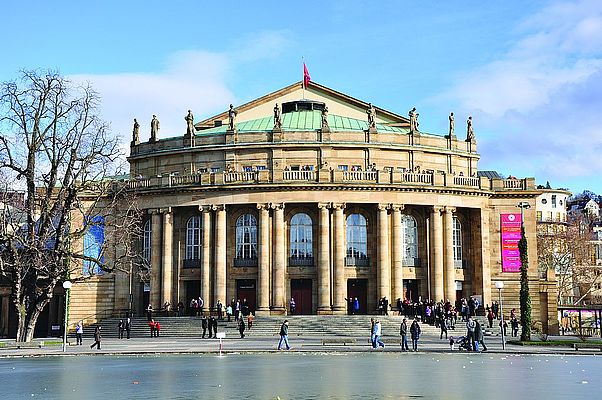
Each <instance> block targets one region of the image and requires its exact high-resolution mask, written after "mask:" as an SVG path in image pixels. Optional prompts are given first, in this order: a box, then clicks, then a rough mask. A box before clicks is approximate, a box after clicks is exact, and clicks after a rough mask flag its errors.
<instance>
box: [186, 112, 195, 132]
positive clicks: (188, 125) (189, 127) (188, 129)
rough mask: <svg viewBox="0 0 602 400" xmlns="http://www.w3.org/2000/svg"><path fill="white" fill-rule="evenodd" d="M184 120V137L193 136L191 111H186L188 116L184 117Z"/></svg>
mask: <svg viewBox="0 0 602 400" xmlns="http://www.w3.org/2000/svg"><path fill="white" fill-rule="evenodd" d="M184 119H185V120H186V136H193V135H194V116H193V115H192V111H190V110H188V114H187V115H186V116H185V117H184Z"/></svg>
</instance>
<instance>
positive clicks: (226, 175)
mask: <svg viewBox="0 0 602 400" xmlns="http://www.w3.org/2000/svg"><path fill="white" fill-rule="evenodd" d="M291 182H299V183H303V182H307V183H313V184H317V185H322V184H341V183H348V184H353V182H357V183H364V184H365V183H368V184H374V185H378V186H381V185H382V186H385V185H401V186H403V185H407V186H411V187H417V186H432V187H450V188H466V189H469V190H492V191H494V192H498V191H518V190H535V180H534V179H533V178H524V179H512V178H511V179H488V178H486V177H469V176H456V175H452V174H440V173H431V172H401V171H339V170H334V171H333V170H329V169H321V170H314V171H283V170H275V171H271V170H267V169H266V170H261V171H249V172H215V173H214V172H202V173H197V174H190V175H174V174H171V175H168V174H165V175H157V176H152V177H139V178H137V179H133V180H131V181H129V182H127V187H128V189H130V190H143V191H144V190H153V189H160V188H169V187H191V186H192V187H195V186H199V187H200V186H221V185H236V184H286V183H291Z"/></svg>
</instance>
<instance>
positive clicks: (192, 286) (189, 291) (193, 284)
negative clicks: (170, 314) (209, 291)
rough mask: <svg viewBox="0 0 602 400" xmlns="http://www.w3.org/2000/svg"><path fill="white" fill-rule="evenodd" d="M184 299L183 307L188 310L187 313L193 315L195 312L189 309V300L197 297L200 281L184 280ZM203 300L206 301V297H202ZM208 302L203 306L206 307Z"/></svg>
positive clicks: (199, 291) (199, 290)
mask: <svg viewBox="0 0 602 400" xmlns="http://www.w3.org/2000/svg"><path fill="white" fill-rule="evenodd" d="M185 288H186V299H185V300H184V301H183V303H184V309H185V310H188V311H187V315H194V314H195V312H194V311H193V310H191V309H190V302H191V301H192V299H198V298H199V295H200V293H201V281H186V282H185ZM203 301H207V299H203ZM208 306H209V304H208V303H207V304H205V307H208ZM176 308H177V305H176Z"/></svg>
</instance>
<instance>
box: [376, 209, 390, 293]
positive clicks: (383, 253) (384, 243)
mask: <svg viewBox="0 0 602 400" xmlns="http://www.w3.org/2000/svg"><path fill="white" fill-rule="evenodd" d="M388 208H389V205H388V204H378V205H377V214H378V226H377V228H378V232H377V234H376V241H377V246H378V265H377V268H376V276H377V282H378V298H379V299H380V298H383V297H386V298H387V299H389V301H390V300H391V263H390V258H389V218H388V215H387V209H388Z"/></svg>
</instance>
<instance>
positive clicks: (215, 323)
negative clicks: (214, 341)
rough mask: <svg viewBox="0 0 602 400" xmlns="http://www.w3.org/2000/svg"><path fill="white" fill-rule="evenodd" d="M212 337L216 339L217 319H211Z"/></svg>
mask: <svg viewBox="0 0 602 400" xmlns="http://www.w3.org/2000/svg"><path fill="white" fill-rule="evenodd" d="M212 322H213V337H215V338H217V319H216V318H213V321H212Z"/></svg>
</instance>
